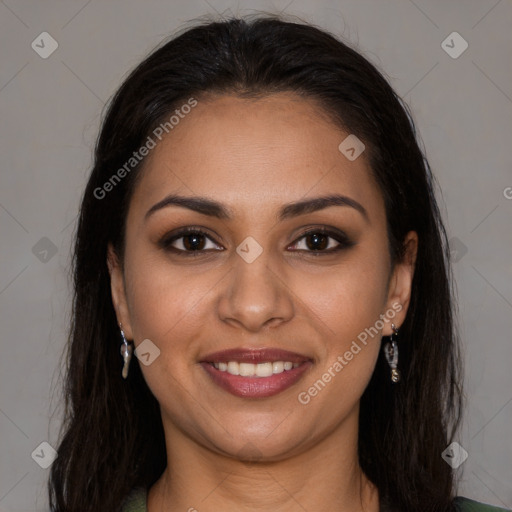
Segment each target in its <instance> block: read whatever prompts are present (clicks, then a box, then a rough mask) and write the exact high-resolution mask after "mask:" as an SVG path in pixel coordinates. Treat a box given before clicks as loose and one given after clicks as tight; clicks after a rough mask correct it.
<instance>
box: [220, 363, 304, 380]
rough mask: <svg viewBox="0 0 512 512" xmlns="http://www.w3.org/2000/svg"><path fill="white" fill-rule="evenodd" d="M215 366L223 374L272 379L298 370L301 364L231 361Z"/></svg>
mask: <svg viewBox="0 0 512 512" xmlns="http://www.w3.org/2000/svg"><path fill="white" fill-rule="evenodd" d="M213 366H214V367H215V368H217V370H220V371H221V372H228V373H230V374H231V375H240V376H242V377H270V376H271V375H276V374H278V373H283V372H284V371H286V370H291V369H292V368H297V367H298V366H300V363H292V362H290V361H274V362H268V363H258V364H253V363H239V362H238V361H229V362H228V363H225V362H219V363H213Z"/></svg>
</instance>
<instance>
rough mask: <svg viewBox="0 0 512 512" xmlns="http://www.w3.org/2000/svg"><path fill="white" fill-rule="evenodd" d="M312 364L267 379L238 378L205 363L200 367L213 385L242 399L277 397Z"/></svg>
mask: <svg viewBox="0 0 512 512" xmlns="http://www.w3.org/2000/svg"><path fill="white" fill-rule="evenodd" d="M312 364H313V363H312V362H311V361H305V362H304V363H302V364H300V365H299V366H297V368H292V369H291V370H285V371H283V372H281V373H276V374H274V375H271V376H269V377H240V376H239V375H231V373H228V372H227V371H226V372H223V371H221V370H217V368H215V367H214V366H213V365H211V364H210V363H206V362H202V363H201V366H202V367H203V368H204V369H205V371H206V372H207V373H208V374H209V375H210V377H211V378H212V380H213V382H215V384H217V385H218V386H220V387H221V388H222V389H225V390H226V391H228V392H229V393H231V394H232V395H235V396H239V397H242V398H266V397H269V396H274V395H277V394H278V393H281V392H282V391H284V390H285V389H288V388H289V387H291V386H293V384H295V383H296V382H297V381H298V380H299V379H300V378H301V377H302V375H304V372H305V371H307V370H308V369H309V368H310V367H311V366H312Z"/></svg>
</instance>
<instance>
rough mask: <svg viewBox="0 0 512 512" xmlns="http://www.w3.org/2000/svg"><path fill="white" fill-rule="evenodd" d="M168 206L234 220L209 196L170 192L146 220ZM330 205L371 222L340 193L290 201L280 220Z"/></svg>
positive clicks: (227, 211)
mask: <svg viewBox="0 0 512 512" xmlns="http://www.w3.org/2000/svg"><path fill="white" fill-rule="evenodd" d="M167 206H181V207H182V208H188V209H189V210H193V211H195V212H198V213H200V214H202V215H208V216H210V217H216V218H218V219H225V220H232V219H233V217H234V215H233V212H232V210H231V209H230V208H228V207H226V206H224V205H223V204H221V203H218V202H217V201H213V200H212V199H209V198H207V197H200V196H191V197H186V196H179V195H176V194H170V195H168V196H166V197H165V198H164V199H162V200H161V201H159V202H158V203H156V204H154V205H153V206H152V207H151V208H150V209H149V210H148V211H147V212H146V215H145V216H144V220H145V221H146V220H147V219H148V217H150V216H151V215H152V214H153V213H155V212H156V211H158V210H161V209H162V208H166V207H167ZM330 206H348V207H351V208H354V209H355V210H357V211H358V212H359V213H360V214H361V215H362V216H363V217H364V218H365V220H366V221H367V222H369V217H368V212H367V211H366V209H365V208H364V207H363V205H362V204H360V203H358V202H357V201H356V200H355V199H352V198H350V197H347V196H342V195H339V194H331V195H327V196H322V197H316V198H314V199H305V200H303V201H298V202H295V203H288V204H286V205H284V206H283V208H282V209H281V210H280V212H279V214H278V219H279V221H283V220H286V219H290V218H292V217H298V216H299V215H305V214H307V213H313V212H316V211H318V210H323V209H324V208H328V207H330Z"/></svg>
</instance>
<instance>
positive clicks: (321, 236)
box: [292, 228, 355, 254]
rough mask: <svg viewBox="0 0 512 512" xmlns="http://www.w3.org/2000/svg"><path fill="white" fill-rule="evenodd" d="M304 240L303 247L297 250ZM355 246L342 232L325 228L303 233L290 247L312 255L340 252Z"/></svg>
mask: <svg viewBox="0 0 512 512" xmlns="http://www.w3.org/2000/svg"><path fill="white" fill-rule="evenodd" d="M302 239H304V244H303V247H305V248H297V246H298V245H300V240H302ZM353 245H355V244H354V242H352V241H351V240H350V239H349V238H348V237H347V236H346V235H345V234H344V233H343V232H342V231H333V230H328V229H325V228H317V229H314V230H310V231H307V232H306V233H304V234H303V235H302V236H301V237H300V238H298V239H297V241H296V242H295V243H294V245H293V246H292V247H294V249H295V250H299V251H305V252H311V253H313V254H315V253H316V254H321V253H326V254H330V253H333V252H337V251H340V250H342V249H344V248H347V247H351V246H353Z"/></svg>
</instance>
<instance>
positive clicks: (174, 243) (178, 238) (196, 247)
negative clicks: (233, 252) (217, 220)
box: [159, 228, 223, 256]
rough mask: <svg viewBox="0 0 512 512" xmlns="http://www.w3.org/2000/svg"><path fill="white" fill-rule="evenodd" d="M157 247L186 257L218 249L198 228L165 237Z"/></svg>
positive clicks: (183, 230)
mask: <svg viewBox="0 0 512 512" xmlns="http://www.w3.org/2000/svg"><path fill="white" fill-rule="evenodd" d="M209 242H210V244H209ZM159 245H160V246H161V247H162V248H163V249H165V250H169V251H172V252H175V253H182V254H183V255H186V256H190V255H194V256H195V255H196V254H194V253H197V255H199V253H202V252H207V251H208V252H210V251H211V250H212V249H213V250H219V249H218V247H220V246H218V245H217V244H216V243H215V242H214V241H213V240H212V238H211V237H210V236H209V235H208V234H207V233H206V232H205V231H203V230H201V229H198V228H186V229H182V230H180V231H178V232H176V233H173V234H171V235H166V236H165V237H164V238H163V239H162V240H161V241H160V242H159ZM220 250H223V249H220ZM187 253H189V254H187Z"/></svg>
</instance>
